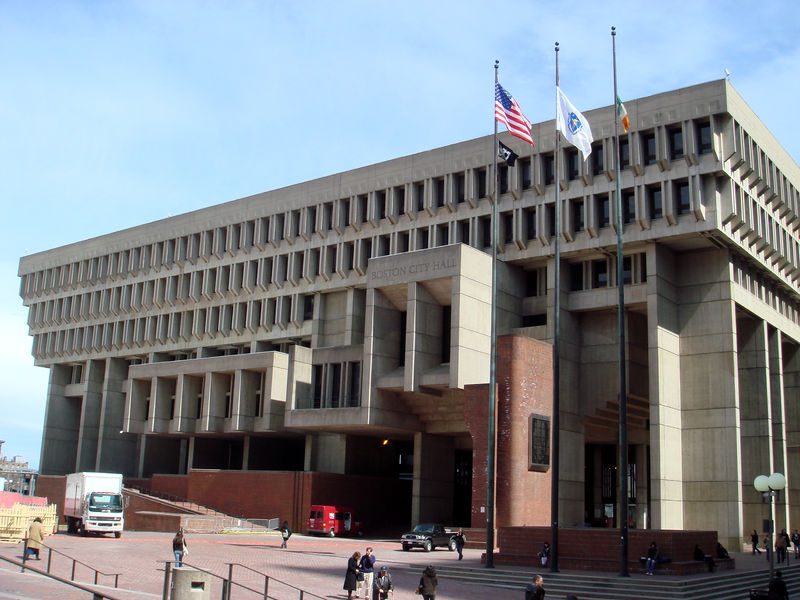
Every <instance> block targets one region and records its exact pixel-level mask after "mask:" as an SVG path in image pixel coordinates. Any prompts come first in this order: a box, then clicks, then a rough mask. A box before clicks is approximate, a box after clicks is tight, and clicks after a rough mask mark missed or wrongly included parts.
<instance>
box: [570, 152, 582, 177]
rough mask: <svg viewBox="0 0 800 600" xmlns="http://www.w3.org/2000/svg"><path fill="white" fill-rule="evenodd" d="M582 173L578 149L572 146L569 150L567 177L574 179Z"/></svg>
mask: <svg viewBox="0 0 800 600" xmlns="http://www.w3.org/2000/svg"><path fill="white" fill-rule="evenodd" d="M579 175H580V159H579V158H578V150H577V149H576V148H570V149H569V150H567V179H568V180H569V181H574V180H575V179H577V178H578V176H579Z"/></svg>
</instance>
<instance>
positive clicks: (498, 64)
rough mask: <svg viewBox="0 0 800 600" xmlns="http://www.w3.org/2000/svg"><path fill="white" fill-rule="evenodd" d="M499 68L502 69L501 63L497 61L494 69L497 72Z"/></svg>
mask: <svg viewBox="0 0 800 600" xmlns="http://www.w3.org/2000/svg"><path fill="white" fill-rule="evenodd" d="M499 68H500V61H499V60H495V61H494V69H495V71H496V70H497V69H499Z"/></svg>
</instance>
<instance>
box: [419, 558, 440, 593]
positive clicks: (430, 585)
mask: <svg viewBox="0 0 800 600" xmlns="http://www.w3.org/2000/svg"><path fill="white" fill-rule="evenodd" d="M438 585H439V580H438V579H437V578H436V569H434V568H433V566H432V565H428V566H427V567H425V570H424V571H423V572H422V577H420V578H419V593H420V594H422V600H434V599H435V598H436V586H438Z"/></svg>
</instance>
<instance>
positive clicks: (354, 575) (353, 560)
mask: <svg viewBox="0 0 800 600" xmlns="http://www.w3.org/2000/svg"><path fill="white" fill-rule="evenodd" d="M360 560H361V552H354V553H353V556H351V557H350V558H348V559H347V571H346V572H345V574H344V584H343V585H342V589H343V590H347V597H348V599H349V598H352V597H353V592H354V591H355V589H356V588H357V587H358V574H359V573H360V572H361V571H360V570H359V568H358V563H359V561H360Z"/></svg>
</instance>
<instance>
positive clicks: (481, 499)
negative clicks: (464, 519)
mask: <svg viewBox="0 0 800 600" xmlns="http://www.w3.org/2000/svg"><path fill="white" fill-rule="evenodd" d="M552 365H553V349H552V346H551V345H550V344H547V343H544V342H540V341H538V340H534V339H532V338H527V337H522V336H503V337H500V338H498V340H497V390H498V391H497V426H496V431H497V450H496V458H497V461H496V465H497V466H496V471H495V479H496V488H495V489H496V496H495V498H496V499H495V525H496V526H497V527H503V526H511V525H546V524H547V523H549V522H550V494H549V490H550V479H551V478H550V470H549V469H548V470H547V471H544V472H538V471H530V470H529V469H528V466H529V456H530V454H529V438H528V435H529V434H528V429H529V417H530V415H531V414H533V413H535V414H537V415H542V416H546V417H550V416H552V400H553V375H552ZM487 397H488V386H486V385H474V386H467V387H466V388H465V407H464V419H465V421H466V423H467V427H468V428H469V431H470V434H471V435H472V439H473V455H472V456H473V462H472V464H473V474H472V527H481V526H485V523H486V514H485V513H484V512H481V507H483V506H485V504H486V477H487V475H486V441H485V440H486V437H487V423H488V403H487ZM542 490H547V492H546V493H542Z"/></svg>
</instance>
